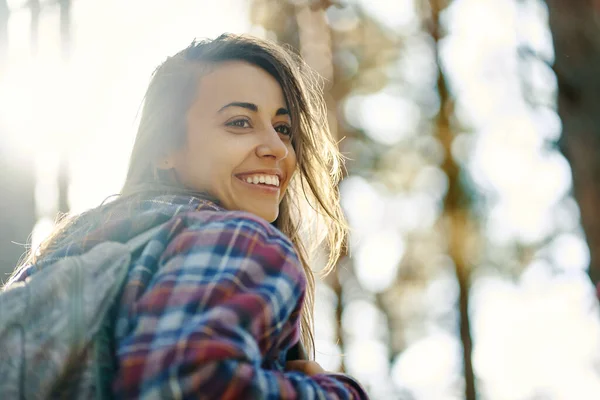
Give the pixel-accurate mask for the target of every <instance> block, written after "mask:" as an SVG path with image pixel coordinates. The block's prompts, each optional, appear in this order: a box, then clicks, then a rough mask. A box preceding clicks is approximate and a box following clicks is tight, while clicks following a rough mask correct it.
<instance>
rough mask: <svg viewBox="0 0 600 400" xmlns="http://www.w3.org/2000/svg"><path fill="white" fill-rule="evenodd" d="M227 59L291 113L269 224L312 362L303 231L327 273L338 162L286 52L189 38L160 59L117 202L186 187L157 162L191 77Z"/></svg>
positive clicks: (313, 79) (314, 87) (248, 42)
mask: <svg viewBox="0 0 600 400" xmlns="http://www.w3.org/2000/svg"><path fill="white" fill-rule="evenodd" d="M233 60H239V61H245V62H248V63H250V64H253V65H256V66H257V67H259V68H262V69H263V70H265V71H266V72H267V73H269V74H270V75H271V76H273V77H274V78H275V79H276V80H277V82H278V83H279V85H280V86H281V89H282V91H283V94H284V97H285V100H286V102H287V106H288V109H289V111H290V117H291V123H292V131H293V139H292V144H293V146H294V149H295V152H296V157H297V163H298V168H297V171H298V172H297V173H296V174H295V175H294V177H293V178H292V181H291V182H290V185H289V187H288V191H287V193H286V195H285V196H284V198H283V201H282V202H281V205H280V211H279V216H278V218H277V220H276V221H275V222H274V223H273V224H274V225H275V226H276V227H277V228H278V229H280V230H281V231H282V232H283V233H284V234H285V235H287V236H288V237H289V239H290V240H291V241H292V243H293V244H294V245H295V247H296V249H297V251H298V255H299V257H300V260H301V262H302V265H303V268H304V271H305V274H306V278H307V292H306V296H305V303H304V308H303V310H302V319H301V340H302V343H303V345H304V347H305V348H306V350H307V352H308V354H309V355H311V356H313V357H314V338H313V306H314V296H315V277H314V274H313V271H312V269H311V268H310V266H309V262H308V260H309V257H310V255H311V254H312V253H313V252H314V251H316V250H317V247H318V246H320V245H321V244H322V243H321V242H322V241H321V240H319V239H318V237H317V235H314V234H306V232H309V231H310V226H309V225H314V223H316V222H317V221H321V226H322V227H323V228H324V229H325V230H326V235H325V238H326V239H325V240H326V243H325V244H326V246H327V250H328V251H327V253H328V255H329V256H328V259H327V262H326V265H325V266H324V268H323V269H322V274H326V273H328V272H330V271H331V270H332V269H333V268H334V266H335V263H336V262H337V259H338V258H339V256H340V254H341V252H342V251H343V247H344V246H345V243H346V232H347V225H346V222H345V218H344V215H343V213H342V210H341V206H340V201H339V192H338V182H339V180H340V179H341V176H342V170H341V168H342V165H343V163H342V161H343V159H342V157H341V155H340V153H339V151H338V147H337V143H336V142H335V140H334V139H333V137H332V135H331V132H330V130H329V127H328V123H327V115H326V107H325V103H324V99H323V93H322V86H323V85H322V83H321V81H320V80H319V78H318V76H317V75H316V73H314V72H313V71H312V70H311V69H310V68H309V67H308V66H307V65H306V64H305V63H304V62H303V61H302V60H301V58H300V57H299V56H298V55H297V54H296V53H295V52H294V51H293V50H291V49H289V48H286V47H282V46H279V45H277V44H275V43H272V42H269V41H266V40H261V39H258V38H254V37H249V36H244V35H242V36H238V35H229V34H225V35H221V36H219V37H218V38H216V39H214V40H203V41H194V42H192V44H191V45H189V46H188V47H187V48H185V49H184V50H182V51H180V52H179V53H177V54H175V55H174V56H172V57H169V58H167V59H166V60H165V61H164V62H163V63H162V64H161V65H160V66H159V67H158V68H157V69H156V70H155V71H154V74H153V76H152V79H151V81H150V84H149V86H148V89H147V92H146V95H145V97H144V104H143V109H142V114H141V118H140V123H139V128H138V132H137V136H136V138H135V143H134V146H133V150H132V153H131V158H130V160H129V169H128V172H127V177H126V180H125V184H124V185H123V188H122V190H121V197H120V199H119V201H120V200H126V199H127V198H131V197H132V196H135V195H136V194H140V193H142V192H149V191H164V192H170V191H185V190H186V188H183V187H176V186H173V183H174V182H172V181H170V180H168V179H165V178H164V177H163V176H161V174H162V173H164V171H161V170H159V169H157V168H156V164H157V162H158V161H159V159H160V158H161V157H162V156H164V155H165V152H168V151H170V150H176V149H178V148H180V147H181V146H185V137H186V131H187V126H186V118H185V116H186V113H187V112H188V110H189V108H190V106H191V104H192V102H193V100H194V98H195V96H196V95H197V88H198V84H197V83H198V80H199V79H201V77H202V75H203V74H204V73H206V72H207V71H208V70H211V69H213V68H218V66H219V63H221V62H225V61H233ZM307 211H311V212H313V215H314V217H315V218H312V219H311V220H308V221H307V218H306V215H307ZM300 215H302V218H301V217H300ZM71 222H72V221H71ZM64 225H66V224H64ZM61 230H64V227H63V229H61ZM313 232H314V231H313ZM59 233H60V232H57V233H55V234H54V235H52V236H51V237H50V238H49V239H48V240H47V241H46V243H44V244H43V245H42V247H41V248H40V251H41V252H42V253H43V252H44V251H46V250H47V249H49V248H50V247H52V244H53V242H55V240H54V239H55V238H56V237H58V236H59ZM40 251H38V252H37V254H38V255H39V254H40Z"/></svg>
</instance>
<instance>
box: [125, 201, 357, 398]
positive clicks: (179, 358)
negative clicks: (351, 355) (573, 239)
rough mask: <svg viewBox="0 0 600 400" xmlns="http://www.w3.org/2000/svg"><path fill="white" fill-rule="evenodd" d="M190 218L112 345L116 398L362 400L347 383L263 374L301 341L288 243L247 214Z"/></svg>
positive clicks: (300, 278) (297, 275) (296, 278)
mask: <svg viewBox="0 0 600 400" xmlns="http://www.w3.org/2000/svg"><path fill="white" fill-rule="evenodd" d="M199 214H202V213H194V214H190V215H187V217H186V218H185V225H186V228H185V229H183V230H181V231H180V232H179V233H178V234H177V235H176V236H175V238H174V239H172V240H171V241H170V243H169V246H168V247H167V249H166V250H165V252H164V253H163V257H162V259H161V261H160V262H161V264H162V265H161V267H160V268H159V270H158V272H157V273H156V276H155V277H154V279H153V281H152V282H151V285H150V286H149V287H148V289H147V290H146V292H145V293H144V294H143V295H142V296H141V298H139V300H138V301H137V302H136V304H135V305H134V307H133V308H132V310H133V312H132V313H131V315H130V320H131V321H132V324H131V330H130V332H129V334H128V335H127V336H126V337H124V338H123V339H121V340H120V341H119V343H118V349H117V355H118V358H119V365H120V369H119V371H118V375H117V379H116V382H115V390H116V394H117V396H119V397H122V398H133V397H143V398H206V399H296V398H298V399H362V398H366V395H365V394H364V392H363V391H362V389H361V388H360V386H359V385H358V384H356V383H355V382H353V381H352V380H351V379H349V378H348V377H346V376H343V375H337V374H319V375H315V376H312V377H311V376H308V375H306V374H303V373H301V372H286V371H275V370H266V369H262V368H261V364H262V362H263V360H264V358H265V356H267V355H272V354H273V353H274V352H277V351H279V350H281V351H285V350H287V349H289V348H290V347H292V346H293V344H294V343H296V342H297V340H298V334H299V333H298V324H299V322H298V321H299V314H300V310H301V306H302V299H303V295H304V289H305V278H304V275H303V271H302V268H301V266H300V263H299V261H298V258H297V256H296V253H295V252H294V249H293V246H292V245H291V243H290V241H289V240H288V239H287V238H286V237H285V236H284V235H283V234H281V233H280V232H279V231H277V230H276V229H274V228H273V227H271V226H270V225H269V224H267V223H266V222H263V221H262V220H260V219H258V218H255V217H253V216H251V215H249V214H245V213H218V214H219V215H220V216H217V217H215V214H214V213H211V214H212V216H213V217H212V219H211V220H210V221H206V220H203V218H202V217H201V216H200V215H199Z"/></svg>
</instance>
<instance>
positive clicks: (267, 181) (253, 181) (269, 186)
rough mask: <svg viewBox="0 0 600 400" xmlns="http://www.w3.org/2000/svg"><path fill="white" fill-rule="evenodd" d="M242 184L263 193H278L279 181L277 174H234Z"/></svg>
mask: <svg viewBox="0 0 600 400" xmlns="http://www.w3.org/2000/svg"><path fill="white" fill-rule="evenodd" d="M235 177H236V178H237V179H238V180H239V181H240V182H241V183H242V184H243V185H244V186H246V187H248V188H250V189H252V190H254V191H257V192H261V193H264V194H278V193H279V185H280V183H281V181H280V179H279V177H278V176H277V175H270V174H252V175H243V176H239V175H236V176H235Z"/></svg>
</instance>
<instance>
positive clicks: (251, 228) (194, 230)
mask: <svg viewBox="0 0 600 400" xmlns="http://www.w3.org/2000/svg"><path fill="white" fill-rule="evenodd" d="M170 232H171V235H170V240H169V242H170V246H169V247H172V245H175V246H176V247H177V250H178V252H182V251H183V252H185V249H189V250H192V249H194V250H198V249H199V248H206V247H211V248H213V249H215V250H219V249H221V250H223V251H224V250H226V249H225V248H224V247H231V246H234V245H235V247H236V248H243V249H244V250H246V251H248V250H250V249H249V248H255V249H259V248H263V247H276V248H278V250H279V251H280V252H283V253H285V254H288V255H289V256H292V257H294V258H296V251H295V249H294V245H293V244H292V242H291V240H290V239H289V238H288V237H287V236H286V235H285V234H283V233H282V232H281V231H280V230H279V229H277V228H276V227H274V226H273V225H271V224H270V223H268V222H267V221H266V220H264V219H262V218H260V217H258V216H256V215H254V214H251V213H248V212H245V211H210V210H200V211H190V212H184V213H181V214H179V215H177V216H176V217H175V218H174V220H173V221H172V222H171V224H170ZM229 250H232V249H231V248H230V249H229ZM233 250H235V249H233Z"/></svg>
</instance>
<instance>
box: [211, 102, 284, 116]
mask: <svg viewBox="0 0 600 400" xmlns="http://www.w3.org/2000/svg"><path fill="white" fill-rule="evenodd" d="M228 107H241V108H245V109H247V110H250V111H252V112H258V106H257V105H256V104H254V103H246V102H243V101H233V102H231V103H229V104H225V105H224V106H223V107H221V108H220V109H219V111H218V112H219V113H220V112H222V111H223V110H225V109H226V108H228ZM279 115H290V112H289V110H288V109H287V108H284V107H281V108H280V109H278V110H277V112H276V113H275V116H279Z"/></svg>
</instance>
